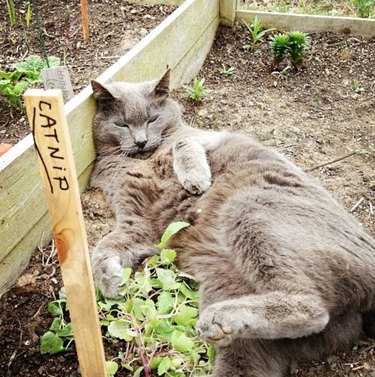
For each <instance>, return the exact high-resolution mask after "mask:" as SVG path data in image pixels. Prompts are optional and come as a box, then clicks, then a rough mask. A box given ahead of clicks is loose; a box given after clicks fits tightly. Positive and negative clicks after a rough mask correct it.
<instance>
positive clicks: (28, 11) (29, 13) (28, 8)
mask: <svg viewBox="0 0 375 377" xmlns="http://www.w3.org/2000/svg"><path fill="white" fill-rule="evenodd" d="M32 15H33V13H32V11H31V4H30V2H27V3H26V13H25V21H26V27H27V28H28V29H29V28H30V25H31V18H32Z"/></svg>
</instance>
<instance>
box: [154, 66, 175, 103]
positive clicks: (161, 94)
mask: <svg viewBox="0 0 375 377" xmlns="http://www.w3.org/2000/svg"><path fill="white" fill-rule="evenodd" d="M170 77H171V69H170V68H168V69H167V71H166V72H165V73H164V75H163V77H162V78H161V79H160V80H159V81H157V82H156V85H155V87H154V90H153V92H154V95H155V96H156V97H158V98H166V97H168V96H169V82H170Z"/></svg>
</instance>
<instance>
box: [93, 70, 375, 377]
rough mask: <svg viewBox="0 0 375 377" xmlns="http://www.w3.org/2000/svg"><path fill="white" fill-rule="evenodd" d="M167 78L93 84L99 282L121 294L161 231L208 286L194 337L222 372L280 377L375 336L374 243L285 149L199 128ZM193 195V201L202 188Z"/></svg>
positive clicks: (222, 374)
mask: <svg viewBox="0 0 375 377" xmlns="http://www.w3.org/2000/svg"><path fill="white" fill-rule="evenodd" d="M168 84H169V73H168V72H167V73H166V74H165V75H164V76H163V78H162V79H161V80H155V81H150V82H146V83H141V84H126V83H113V84H110V85H106V86H102V85H100V84H98V83H97V82H93V83H92V86H93V90H94V97H95V98H96V100H97V103H98V112H97V115H96V117H95V121H94V128H93V132H94V140H95V146H96V150H97V152H98V158H97V161H96V166H95V171H94V173H93V176H92V180H91V182H92V185H93V186H96V187H99V188H100V189H102V190H103V192H104V193H105V195H106V198H107V200H108V202H109V204H110V206H111V208H112V210H113V212H114V214H115V217H116V228H115V229H114V230H113V232H112V233H110V234H109V235H107V236H106V237H105V238H104V239H103V240H102V241H101V242H99V244H98V245H97V247H96V248H95V250H94V251H93V255H92V265H93V271H94V277H95V280H96V283H97V285H98V287H99V288H100V289H101V290H102V292H103V293H104V295H106V296H109V297H114V296H116V295H117V293H118V289H119V288H118V285H119V282H120V280H121V274H122V269H123V268H124V267H126V266H134V265H136V264H138V263H139V262H141V261H142V260H143V259H144V258H145V257H147V256H149V255H152V254H154V253H156V252H157V250H156V249H155V247H154V246H153V245H154V244H155V243H156V242H157V241H158V239H159V238H160V236H161V234H162V232H163V230H164V229H165V228H166V226H167V225H168V224H169V223H170V222H172V221H175V220H185V221H188V222H190V224H191V226H190V227H188V228H186V229H185V230H183V231H181V232H180V233H179V234H177V235H176V236H175V237H174V238H173V239H172V241H171V242H170V245H169V246H170V247H173V248H175V249H176V250H177V254H178V265H179V267H180V268H181V269H182V270H184V271H186V272H188V273H190V274H192V275H193V276H195V278H196V279H197V280H198V282H199V284H200V318H199V321H198V325H197V327H198V332H199V334H200V336H201V337H202V338H203V339H205V340H208V341H210V342H213V343H214V344H215V345H216V348H217V360H216V363H215V367H214V370H213V376H215V377H219V376H220V377H228V376H244V377H245V376H246V377H250V376H253V377H281V376H284V375H286V374H287V373H288V371H289V368H290V365H291V364H292V363H293V362H294V361H296V360H300V359H311V358H318V357H320V356H322V355H324V354H326V353H327V352H332V351H333V350H337V349H339V348H342V347H345V346H348V345H350V344H351V343H352V342H353V341H354V340H356V339H358V338H359V337H360V336H362V335H364V331H365V330H369V331H371V330H373V313H372V311H373V310H374V308H375V242H374V240H373V239H372V238H371V237H370V236H368V235H367V234H366V233H365V232H364V231H363V229H362V228H361V226H360V225H359V224H358V223H357V222H356V221H355V220H354V219H353V218H352V217H351V216H350V215H349V214H347V213H346V212H345V211H344V210H343V209H342V208H341V207H340V206H339V205H338V204H337V203H336V201H335V200H334V199H332V197H331V196H330V195H329V194H328V193H327V192H326V191H325V190H324V189H323V188H322V187H321V186H320V184H319V183H317V181H316V180H314V179H313V178H311V177H310V176H309V175H307V174H306V173H305V172H303V171H302V170H301V169H299V168H297V167H296V166H294V165H293V164H292V163H291V162H289V161H288V160H287V159H285V158H284V157H283V156H281V155H280V154H278V153H276V152H275V151H273V150H270V149H267V148H265V147H263V146H261V145H260V144H258V143H257V142H255V141H253V140H252V139H250V138H248V137H247V136H244V135H239V134H234V133H233V134H232V133H223V132H222V133H215V132H209V131H203V130H196V129H193V128H190V127H188V126H186V125H185V124H184V123H183V121H182V120H181V116H180V110H179V108H178V106H177V105H176V104H175V103H174V102H173V101H172V100H171V99H170V98H169V97H168ZM197 194H198V195H197Z"/></svg>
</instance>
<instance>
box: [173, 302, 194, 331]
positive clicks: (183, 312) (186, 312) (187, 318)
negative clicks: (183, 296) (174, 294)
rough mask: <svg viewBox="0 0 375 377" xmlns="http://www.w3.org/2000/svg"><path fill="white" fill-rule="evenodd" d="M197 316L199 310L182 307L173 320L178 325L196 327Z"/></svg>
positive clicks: (186, 306)
mask: <svg viewBox="0 0 375 377" xmlns="http://www.w3.org/2000/svg"><path fill="white" fill-rule="evenodd" d="M197 316H198V309H196V308H193V307H191V306H188V305H181V306H180V307H179V309H178V311H177V314H176V315H174V316H173V318H172V320H173V321H174V322H175V323H177V324H178V325H183V326H195V323H196V321H197V320H196V318H197Z"/></svg>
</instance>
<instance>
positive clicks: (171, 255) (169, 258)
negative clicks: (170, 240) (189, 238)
mask: <svg viewBox="0 0 375 377" xmlns="http://www.w3.org/2000/svg"><path fill="white" fill-rule="evenodd" d="M176 255H177V253H176V252H175V251H174V250H172V249H163V250H162V251H161V253H160V260H161V263H162V264H163V265H167V266H169V265H171V264H172V263H173V261H174V260H175V259H176Z"/></svg>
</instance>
